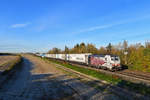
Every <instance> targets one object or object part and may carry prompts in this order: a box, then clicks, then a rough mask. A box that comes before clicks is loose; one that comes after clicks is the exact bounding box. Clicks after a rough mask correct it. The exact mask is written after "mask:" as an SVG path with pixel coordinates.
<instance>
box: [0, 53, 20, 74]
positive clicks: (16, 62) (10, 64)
mask: <svg viewBox="0 0 150 100" xmlns="http://www.w3.org/2000/svg"><path fill="white" fill-rule="evenodd" d="M21 61H22V58H21V56H20V55H16V56H14V59H11V60H10V61H8V62H6V63H4V64H2V65H1V67H3V69H4V71H3V72H2V74H3V75H4V74H7V73H8V72H10V71H11V70H13V69H14V68H15V67H16V66H18V65H19V64H20V63H21Z"/></svg>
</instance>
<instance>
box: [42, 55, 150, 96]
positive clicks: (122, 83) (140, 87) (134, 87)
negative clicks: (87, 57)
mask: <svg viewBox="0 0 150 100" xmlns="http://www.w3.org/2000/svg"><path fill="white" fill-rule="evenodd" d="M42 59H44V60H46V61H50V62H53V63H56V64H59V65H62V66H64V67H67V68H70V69H73V70H75V71H78V72H81V73H83V74H86V75H89V76H92V77H95V78H97V79H100V80H105V81H107V82H108V83H110V84H113V85H116V86H119V87H122V88H126V89H129V90H131V91H135V92H137V93H141V94H144V95H150V88H149V87H147V86H146V85H144V84H137V83H132V82H129V81H126V80H122V79H120V78H118V77H115V76H113V75H106V74H104V73H100V72H98V71H95V70H91V69H86V68H81V67H78V66H74V65H70V64H68V63H62V62H59V61H56V60H51V59H47V58H42Z"/></svg>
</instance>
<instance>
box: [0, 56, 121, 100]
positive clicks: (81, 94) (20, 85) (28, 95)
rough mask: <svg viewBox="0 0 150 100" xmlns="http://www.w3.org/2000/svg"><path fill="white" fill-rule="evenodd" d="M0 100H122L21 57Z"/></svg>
mask: <svg viewBox="0 0 150 100" xmlns="http://www.w3.org/2000/svg"><path fill="white" fill-rule="evenodd" d="M0 100H121V98H119V97H118V96H116V95H114V94H112V93H110V92H108V91H99V90H97V89H94V88H92V87H90V86H88V85H86V84H85V83H82V82H81V81H80V80H78V79H77V78H75V77H72V76H70V74H67V73H64V72H63V71H62V70H58V69H57V68H56V67H55V66H54V65H53V64H48V63H46V62H44V61H43V60H41V59H40V58H37V57H34V56H31V55H24V58H23V64H22V67H21V68H20V69H18V70H17V72H16V73H15V74H14V75H13V76H12V77H11V79H10V80H9V81H8V82H7V83H6V84H5V85H4V86H2V88H1V89H0Z"/></svg>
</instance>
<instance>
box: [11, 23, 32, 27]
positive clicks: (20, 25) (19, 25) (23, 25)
mask: <svg viewBox="0 0 150 100" xmlns="http://www.w3.org/2000/svg"><path fill="white" fill-rule="evenodd" d="M29 24H30V23H24V24H13V25H11V28H22V27H26V26H28V25H29Z"/></svg>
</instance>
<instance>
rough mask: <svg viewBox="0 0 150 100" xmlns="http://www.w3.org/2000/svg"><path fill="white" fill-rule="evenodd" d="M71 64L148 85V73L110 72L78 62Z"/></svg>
mask: <svg viewBox="0 0 150 100" xmlns="http://www.w3.org/2000/svg"><path fill="white" fill-rule="evenodd" d="M71 64H72V65H75V66H78V67H84V68H88V69H91V70H96V71H98V72H101V73H104V74H109V75H114V76H117V77H120V78H121V79H124V80H127V81H131V82H134V83H142V84H146V85H147V86H150V75H147V74H137V73H134V72H131V71H130V72H128V71H125V70H124V71H116V72H110V71H107V70H103V69H96V68H92V67H88V66H86V65H80V64H75V63H71Z"/></svg>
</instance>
